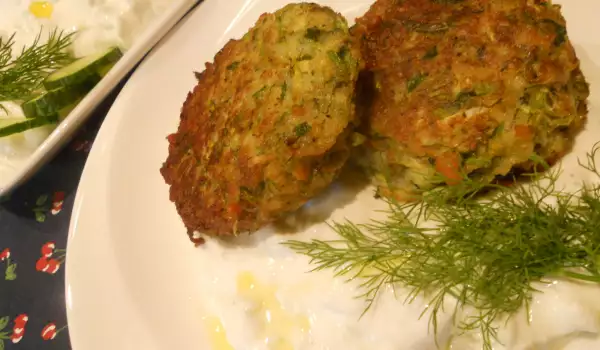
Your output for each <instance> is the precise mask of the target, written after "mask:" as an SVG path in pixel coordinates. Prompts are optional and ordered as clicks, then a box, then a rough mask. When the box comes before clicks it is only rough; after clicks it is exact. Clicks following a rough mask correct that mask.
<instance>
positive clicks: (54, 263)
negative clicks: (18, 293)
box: [45, 259, 60, 275]
mask: <svg viewBox="0 0 600 350" xmlns="http://www.w3.org/2000/svg"><path fill="white" fill-rule="evenodd" d="M58 269H60V261H58V260H56V259H50V260H48V271H45V272H48V273H49V274H51V275H54V274H55V273H56V271H58Z"/></svg>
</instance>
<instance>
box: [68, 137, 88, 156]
mask: <svg viewBox="0 0 600 350" xmlns="http://www.w3.org/2000/svg"><path fill="white" fill-rule="evenodd" d="M71 147H72V148H73V150H75V151H77V152H81V151H83V152H85V153H88V152H89V151H90V150H91V149H92V142H91V141H88V140H75V141H74V142H73V143H72V146H71Z"/></svg>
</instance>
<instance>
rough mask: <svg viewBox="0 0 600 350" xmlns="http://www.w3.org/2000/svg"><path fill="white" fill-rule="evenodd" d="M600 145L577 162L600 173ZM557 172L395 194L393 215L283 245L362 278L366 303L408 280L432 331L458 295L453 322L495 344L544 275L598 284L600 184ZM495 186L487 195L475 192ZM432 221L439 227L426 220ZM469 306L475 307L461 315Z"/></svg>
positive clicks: (316, 262) (341, 225) (340, 225)
mask: <svg viewBox="0 0 600 350" xmlns="http://www.w3.org/2000/svg"><path fill="white" fill-rule="evenodd" d="M598 152H600V143H599V144H596V145H595V146H594V148H593V150H592V151H591V152H590V153H588V154H587V156H586V159H585V161H583V162H580V165H581V166H582V167H584V168H585V169H587V170H589V171H591V172H593V173H594V174H596V175H597V176H598V180H600V172H599V171H598V167H597V166H596V161H595V156H596V154H597V153H598ZM559 174H560V170H548V171H547V172H546V173H544V174H539V173H534V174H531V175H530V177H531V178H532V180H533V181H531V182H530V183H528V184H517V183H515V184H514V186H511V187H503V186H499V185H493V184H492V185H486V184H477V183H467V184H466V185H464V187H463V189H462V191H463V192H462V194H463V195H464V196H463V197H462V198H461V199H459V200H457V201H453V202H452V204H449V203H448V198H455V197H454V195H456V194H461V193H460V191H461V190H460V187H454V188H451V187H446V188H445V189H435V190H432V191H429V192H427V193H425V194H424V196H423V200H422V202H420V203H416V204H415V203H413V204H404V205H401V204H398V203H394V202H390V203H389V217H388V219H387V220H384V221H377V222H371V223H369V224H366V225H356V224H353V223H351V222H346V223H335V224H334V225H333V226H332V227H333V228H334V229H335V231H336V232H337V233H338V234H339V235H340V236H341V239H339V240H334V241H320V240H312V241H307V242H306V241H297V240H292V241H287V242H285V243H284V244H285V245H287V246H288V247H290V248H291V249H293V250H294V251H296V252H298V253H301V254H304V255H307V256H308V257H310V258H311V263H312V264H314V265H315V266H316V268H315V269H316V270H322V269H333V270H334V271H335V272H336V275H340V276H345V277H346V278H348V279H349V280H350V279H355V280H358V281H361V285H360V286H361V288H362V292H361V293H362V294H361V296H362V297H364V298H365V299H366V301H367V307H366V310H368V309H369V308H370V307H371V305H372V304H373V302H374V301H375V300H376V297H377V295H378V293H379V292H380V291H381V289H382V287H385V286H400V287H405V288H408V291H409V296H408V299H407V301H409V302H411V301H412V300H414V299H415V298H416V297H417V296H424V297H425V298H428V301H429V303H428V305H429V307H428V308H427V309H426V310H425V311H424V312H423V314H426V313H429V324H430V326H431V328H432V329H433V333H434V334H436V333H437V331H438V320H439V317H440V316H441V312H443V305H444V304H445V302H447V301H448V302H454V303H456V304H455V309H454V315H455V317H453V319H454V325H455V326H456V327H458V329H460V330H461V331H462V332H469V331H479V332H480V334H481V336H482V339H483V348H484V349H486V350H491V349H492V342H493V340H498V339H497V330H498V329H497V325H498V324H502V323H501V322H503V321H506V320H508V319H510V317H512V316H514V315H515V314H516V313H517V312H518V311H519V310H521V309H522V308H523V307H525V308H528V307H529V304H530V302H531V300H532V295H533V293H534V292H536V290H535V289H534V288H533V286H532V284H533V283H535V282H542V281H544V279H545V278H566V279H575V280H580V281H587V282H593V283H600V266H599V262H600V261H599V259H598V256H599V254H600V230H598V227H600V185H582V187H581V188H580V189H579V190H578V191H575V192H562V191H561V190H559V189H558V188H557V185H556V181H557V178H558V176H559ZM466 181H469V180H468V179H466ZM515 181H516V180H515ZM474 189H475V191H474ZM490 189H492V190H494V191H493V192H492V193H491V194H490V196H488V197H487V198H485V199H483V200H482V199H476V198H475V196H473V195H472V194H473V193H474V192H481V191H487V190H490ZM447 191H452V196H450V195H449V193H448V192H447ZM457 191H458V192H457ZM425 219H427V220H431V221H433V222H435V224H436V225H435V226H437V228H435V229H432V228H423V227H421V225H420V224H419V223H420V222H421V221H422V220H425ZM465 310H471V311H473V310H474V311H475V313H474V314H471V315H470V316H466V317H463V318H462V319H461V318H460V317H457V315H459V314H460V311H465ZM498 341H499V340H498Z"/></svg>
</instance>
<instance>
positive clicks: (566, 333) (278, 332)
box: [195, 139, 600, 350]
mask: <svg viewBox="0 0 600 350" xmlns="http://www.w3.org/2000/svg"><path fill="white" fill-rule="evenodd" d="M581 141H582V142H581V143H582V144H585V145H582V148H583V147H587V146H591V144H588V142H591V141H592V140H591V139H582V140H581ZM577 156H582V154H577V155H569V156H568V157H567V158H566V159H565V160H564V162H563V164H564V168H565V169H569V170H568V171H567V170H565V173H564V175H563V176H562V177H561V180H560V181H559V184H558V185H559V186H566V188H567V189H571V190H574V189H575V187H574V186H578V184H579V181H577V183H575V181H573V179H574V178H576V179H585V178H586V177H585V175H586V171H583V170H582V169H581V168H578V167H577V166H576V157H577ZM571 175H573V176H574V177H571ZM372 194H373V189H372V188H368V189H366V190H364V191H362V192H361V193H360V194H359V195H358V196H357V197H356V198H355V195H354V193H353V192H352V191H347V189H344V188H343V187H336V186H333V187H332V188H331V189H330V191H329V193H326V194H325V195H323V196H321V197H320V198H317V199H315V200H314V201H313V203H312V205H311V206H309V207H308V208H305V210H306V211H308V214H310V213H312V214H316V215H323V213H329V212H331V211H333V212H334V214H333V217H332V220H338V221H339V220H344V218H346V217H348V216H347V215H348V213H352V217H351V219H352V221H353V222H364V221H365V220H366V219H367V218H368V217H373V216H374V215H375V216H377V215H378V214H374V213H373V212H371V211H365V210H364V208H371V209H373V210H377V209H384V205H383V204H382V203H381V201H377V200H375V199H373V195H372ZM345 197H348V198H352V199H354V200H349V201H346V200H345V199H344V198H345ZM351 201H352V202H353V203H351V204H348V205H342V206H340V203H348V202H351ZM304 214H307V213H304ZM266 231H269V232H266ZM278 231H279V232H281V230H278ZM316 237H318V238H319V239H323V240H327V239H332V238H334V237H335V235H334V233H333V232H332V231H331V229H329V228H328V227H327V226H326V225H325V224H317V225H314V226H312V227H311V228H310V229H308V230H307V231H304V232H301V233H299V234H296V235H294V236H292V237H290V236H287V235H281V234H277V235H273V234H272V230H271V229H268V230H265V231H263V232H259V233H257V234H255V235H254V236H250V237H241V241H240V240H237V241H235V243H232V244H231V245H223V244H222V243H218V242H216V241H215V240H208V241H207V243H206V245H205V246H204V247H202V248H200V249H199V250H200V251H199V252H198V255H199V258H200V261H196V262H195V263H198V264H200V266H206V267H207V268H205V269H202V273H201V276H200V279H201V281H200V283H201V284H202V285H203V288H202V295H201V296H199V298H200V299H201V302H200V303H201V307H200V310H201V311H200V314H199V316H198V318H199V319H202V318H206V319H208V320H211V323H209V324H207V326H206V327H204V329H203V330H204V332H205V334H206V335H205V339H207V340H208V344H207V346H208V347H206V348H207V349H212V350H231V349H241V350H313V349H319V350H338V349H343V350H437V349H453V350H480V349H482V343H481V339H480V335H479V334H478V333H477V332H472V333H468V334H465V335H460V333H461V331H460V330H459V329H457V328H456V327H454V326H453V325H452V323H451V318H450V314H449V313H445V314H442V315H440V316H439V324H438V327H439V329H438V337H437V340H438V344H439V348H438V345H436V342H435V339H434V336H433V334H432V331H430V329H429V324H428V321H429V314H428V313H426V314H425V315H424V316H423V317H422V318H421V319H420V315H421V313H422V312H423V311H424V310H425V309H426V307H427V303H426V299H424V298H421V297H419V298H417V299H416V300H415V301H414V302H413V303H411V304H406V303H404V300H405V298H406V295H407V291H406V290H404V289H402V288H401V287H400V288H398V289H397V290H396V294H395V295H394V291H392V290H390V289H387V290H384V291H383V293H382V294H381V297H380V298H379V299H378V301H377V302H376V303H375V304H374V306H373V308H372V309H371V310H370V311H369V312H368V313H367V314H365V315H364V316H363V317H362V318H361V314H362V312H363V310H364V307H365V303H364V301H363V299H357V298H356V297H357V296H358V295H359V294H360V288H358V282H354V281H353V282H349V283H346V282H345V281H344V279H343V278H334V276H333V273H332V272H331V271H329V270H326V271H318V272H310V273H307V272H308V271H309V270H310V269H311V268H312V267H314V266H312V265H310V264H309V261H308V259H307V258H306V257H304V256H301V255H297V254H295V253H293V252H292V251H290V250H289V249H287V248H286V247H285V246H282V245H281V244H280V243H281V242H282V241H285V240H287V239H289V238H293V239H301V240H308V239H310V238H316ZM215 265H218V268H215V267H214V266H215ZM240 280H242V281H243V280H246V281H248V280H250V281H251V282H246V283H245V284H244V283H240ZM254 284H255V285H257V287H255V288H254V289H250V288H251V287H249V286H252V285H254ZM240 285H242V286H243V285H245V286H246V287H244V288H240ZM534 287H535V288H538V289H539V290H541V291H543V293H535V294H534V298H533V301H532V303H531V305H530V310H529V314H527V313H526V310H525V309H523V310H522V311H521V312H519V313H518V314H516V315H514V316H513V318H512V319H510V320H509V321H508V323H506V326H504V323H503V322H500V323H499V324H498V326H499V336H500V339H501V340H502V344H500V343H495V344H494V345H493V346H494V347H493V349H494V350H559V349H560V350H581V349H598V348H600V338H599V336H598V335H599V331H600V301H599V299H598V295H599V293H600V288H599V287H598V286H597V285H592V284H582V283H572V282H566V281H552V282H551V283H548V284H542V283H538V284H536V285H535V286H534ZM452 307H453V303H452V300H448V304H447V307H446V310H447V311H451V310H452V309H453V308H452ZM462 316H467V312H466V311H465V312H463V314H462ZM271 323H275V324H279V325H278V326H277V327H273V325H272V324H271ZM278 337H283V338H285V339H286V340H287V342H286V343H277V342H273V340H274V339H275V340H277V339H278ZM202 348H203V349H204V348H205V347H202Z"/></svg>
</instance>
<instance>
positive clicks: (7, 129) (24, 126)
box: [0, 115, 58, 137]
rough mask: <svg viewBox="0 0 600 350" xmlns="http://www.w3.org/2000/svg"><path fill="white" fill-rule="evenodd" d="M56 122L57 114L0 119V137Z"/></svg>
mask: <svg viewBox="0 0 600 350" xmlns="http://www.w3.org/2000/svg"><path fill="white" fill-rule="evenodd" d="M56 122H58V116H57V115H54V116H51V117H46V118H32V119H0V137H5V136H10V135H14V134H18V133H21V132H24V131H27V130H29V129H35V128H39V127H40V126H44V125H49V124H54V123H56Z"/></svg>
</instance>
